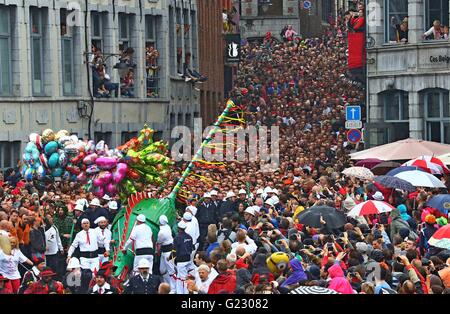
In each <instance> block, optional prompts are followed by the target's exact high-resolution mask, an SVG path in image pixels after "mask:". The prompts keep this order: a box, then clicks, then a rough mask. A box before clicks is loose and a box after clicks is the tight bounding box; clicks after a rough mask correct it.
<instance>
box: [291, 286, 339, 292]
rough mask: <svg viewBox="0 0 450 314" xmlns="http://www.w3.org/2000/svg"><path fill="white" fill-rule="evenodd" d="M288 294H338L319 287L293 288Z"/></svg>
mask: <svg viewBox="0 0 450 314" xmlns="http://www.w3.org/2000/svg"><path fill="white" fill-rule="evenodd" d="M289 294H339V293H338V292H336V291H334V290H331V289H328V288H323V287H319V286H309V287H308V286H301V287H298V288H295V289H294V290H292V291H291V292H289Z"/></svg>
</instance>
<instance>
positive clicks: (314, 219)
mask: <svg viewBox="0 0 450 314" xmlns="http://www.w3.org/2000/svg"><path fill="white" fill-rule="evenodd" d="M320 217H322V219H323V220H324V221H325V222H326V224H327V226H328V227H329V228H331V229H336V228H340V227H342V226H343V225H345V223H346V222H347V219H346V217H345V215H344V214H343V213H341V212H338V211H337V210H336V208H333V207H330V206H325V205H321V206H312V207H310V208H308V209H306V210H304V211H302V212H301V213H300V214H299V215H298V221H299V222H300V223H301V224H304V225H307V226H310V227H313V228H322V227H323V225H322V224H321V223H320Z"/></svg>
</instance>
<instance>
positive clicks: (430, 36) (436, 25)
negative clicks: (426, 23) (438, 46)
mask: <svg viewBox="0 0 450 314" xmlns="http://www.w3.org/2000/svg"><path fill="white" fill-rule="evenodd" d="M423 38H424V39H427V40H439V39H445V40H448V26H445V25H442V24H441V22H440V21H439V20H435V21H434V22H433V26H432V27H431V28H430V29H429V30H428V31H426V32H425V33H424V34H423Z"/></svg>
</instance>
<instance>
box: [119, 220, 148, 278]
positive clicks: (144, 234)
mask: <svg viewBox="0 0 450 314" xmlns="http://www.w3.org/2000/svg"><path fill="white" fill-rule="evenodd" d="M152 236H153V232H152V229H151V228H150V226H148V225H147V224H146V223H145V216H144V215H143V214H140V215H138V216H137V218H136V225H135V226H134V228H133V230H131V233H130V238H129V239H128V241H127V242H126V243H125V246H124V248H123V250H122V253H124V254H126V252H127V250H128V248H129V247H130V246H131V244H133V247H134V253H135V256H134V264H133V271H134V272H135V273H138V272H139V269H138V265H139V261H140V260H141V259H143V258H144V259H146V260H148V262H149V263H150V265H151V267H150V273H151V274H152V273H153V254H154V253H155V252H154V250H153V239H152Z"/></svg>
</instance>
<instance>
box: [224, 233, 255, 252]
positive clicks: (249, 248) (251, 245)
mask: <svg viewBox="0 0 450 314" xmlns="http://www.w3.org/2000/svg"><path fill="white" fill-rule="evenodd" d="M245 242H246V243H239V242H234V243H233V244H232V245H231V253H236V249H237V248H238V247H239V246H241V245H242V246H244V247H245V252H247V253H250V254H254V253H255V252H256V250H257V249H258V247H257V246H256V243H255V241H253V240H252V239H250V238H249V237H248V236H247V237H246V238H245Z"/></svg>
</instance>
